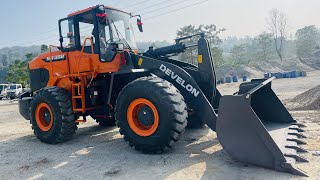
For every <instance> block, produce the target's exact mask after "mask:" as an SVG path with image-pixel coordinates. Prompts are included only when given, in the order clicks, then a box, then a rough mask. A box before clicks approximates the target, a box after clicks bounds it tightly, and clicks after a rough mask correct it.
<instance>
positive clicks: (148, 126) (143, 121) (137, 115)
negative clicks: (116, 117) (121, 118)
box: [127, 98, 159, 137]
mask: <svg viewBox="0 0 320 180" xmlns="http://www.w3.org/2000/svg"><path fill="white" fill-rule="evenodd" d="M143 115H145V117H143ZM127 120H128V124H129V126H130V128H131V129H132V131H133V132H134V133H136V134H138V135H139V136H143V137H146V136H151V135H152V134H153V133H155V132H156V130H157V129H158V126H159V114H158V111H157V108H156V107H155V105H153V103H152V102H150V101H149V100H147V99H144V98H139V99H136V100H134V101H132V102H131V104H130V105H129V108H128V112H127Z"/></svg>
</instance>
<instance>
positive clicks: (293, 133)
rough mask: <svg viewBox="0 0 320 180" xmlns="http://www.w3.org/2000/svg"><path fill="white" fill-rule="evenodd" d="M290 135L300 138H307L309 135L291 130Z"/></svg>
mask: <svg viewBox="0 0 320 180" xmlns="http://www.w3.org/2000/svg"><path fill="white" fill-rule="evenodd" d="M288 134H289V135H293V136H297V137H298V138H307V136H305V135H303V134H302V133H298V132H289V133H288Z"/></svg>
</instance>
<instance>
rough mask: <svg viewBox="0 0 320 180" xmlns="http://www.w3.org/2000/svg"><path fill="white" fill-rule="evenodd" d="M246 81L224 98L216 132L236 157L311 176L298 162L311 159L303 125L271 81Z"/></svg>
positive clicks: (229, 152) (225, 147)
mask: <svg viewBox="0 0 320 180" xmlns="http://www.w3.org/2000/svg"><path fill="white" fill-rule="evenodd" d="M272 80H273V78H271V79H268V80H253V81H252V82H249V83H243V84H241V86H240V90H239V93H238V94H236V95H233V96H223V97H221V100H220V106H219V114H218V120H217V126H216V132H217V136H218V139H219V142H220V144H221V145H222V146H223V148H224V149H225V151H226V152H227V153H228V154H229V155H230V156H232V157H233V158H235V159H237V160H239V161H242V162H246V163H250V164H254V165H258V166H262V167H265V168H269V169H274V170H277V171H283V172H289V173H292V174H296V175H301V176H307V174H306V173H305V172H304V171H302V170H300V169H298V168H297V167H296V166H295V164H296V162H307V160H306V159H304V158H303V157H301V156H299V155H298V154H297V152H306V150H305V149H303V148H301V147H299V146H298V145H300V144H304V141H302V140H301V138H303V137H304V136H303V135H302V134H301V132H302V131H303V130H302V129H301V125H300V124H297V122H296V121H295V120H294V119H293V118H292V116H291V115H290V113H289V112H288V111H287V109H286V108H285V107H284V105H283V104H282V103H281V101H280V100H279V99H278V97H277V96H276V94H275V93H274V92H273V90H272V89H271V81H272Z"/></svg>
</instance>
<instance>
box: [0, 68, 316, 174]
mask: <svg viewBox="0 0 320 180" xmlns="http://www.w3.org/2000/svg"><path fill="white" fill-rule="evenodd" d="M319 77H320V71H315V72H310V73H309V76H308V77H306V78H298V79H279V80H275V81H274V82H273V89H274V90H275V92H276V94H278V95H279V97H280V99H281V100H283V101H284V103H285V105H286V106H288V107H290V103H289V101H290V99H292V98H294V97H295V96H296V95H298V94H300V93H302V92H304V91H306V90H308V89H311V88H313V87H315V86H317V85H319V84H320V79H319ZM238 85H239V84H237V83H235V84H225V85H221V86H219V87H218V88H219V90H220V91H221V92H222V94H232V93H234V92H235V91H237V88H238ZM290 112H291V113H292V115H293V116H294V118H296V119H297V120H298V121H300V122H303V123H305V124H306V125H307V127H306V128H305V130H306V132H305V134H306V135H307V136H308V139H307V140H306V141H307V143H308V145H305V146H304V148H307V149H309V151H310V152H309V153H307V154H303V156H304V157H306V158H307V159H308V160H309V161H310V162H309V163H303V164H298V165H297V166H298V167H299V168H301V169H303V170H304V171H306V172H307V173H308V174H309V176H310V177H309V178H310V179H320V110H319V111H290ZM111 178H112V179H303V177H300V176H294V175H291V174H287V173H281V172H275V171H272V170H268V169H264V168H261V167H256V166H254V165H249V164H244V163H240V162H237V161H235V160H233V159H231V158H230V157H229V156H228V155H227V154H226V152H224V150H223V149H222V147H221V146H220V145H219V142H218V140H217V137H216V134H215V133H214V132H213V131H211V130H210V129H209V128H207V127H205V128H203V129H199V130H187V131H186V133H185V134H184V135H183V137H182V138H181V140H180V141H179V142H177V143H176V146H175V147H174V149H173V150H172V151H170V152H168V153H166V154H161V155H145V154H142V153H140V152H137V151H135V150H134V149H132V148H130V147H129V145H128V144H127V143H126V142H125V141H124V140H123V139H122V136H121V135H120V134H119V133H118V129H117V128H102V127H99V126H98V125H97V124H96V123H95V122H94V121H89V122H88V123H85V124H81V125H80V126H79V130H78V131H77V133H76V135H75V137H74V139H73V140H71V141H69V142H66V143H63V144H58V145H47V144H43V143H41V142H40V141H38V140H37V138H36V137H35V136H34V135H33V132H32V130H31V127H30V124H29V122H28V121H26V120H24V119H23V118H22V117H21V116H20V115H19V112H18V106H17V102H9V101H7V100H2V101H0V179H5V180H7V179H111Z"/></svg>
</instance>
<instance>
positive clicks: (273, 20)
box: [267, 9, 289, 60]
mask: <svg viewBox="0 0 320 180" xmlns="http://www.w3.org/2000/svg"><path fill="white" fill-rule="evenodd" d="M267 22H268V25H269V29H270V32H271V34H272V35H273V40H274V45H275V49H276V52H277V54H278V56H279V58H280V60H282V59H283V54H282V53H283V44H284V41H285V39H286V37H287V33H288V29H289V26H288V18H287V16H286V15H285V14H284V13H282V12H280V11H279V10H278V9H272V10H271V11H270V14H269V18H268V19H267Z"/></svg>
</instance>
